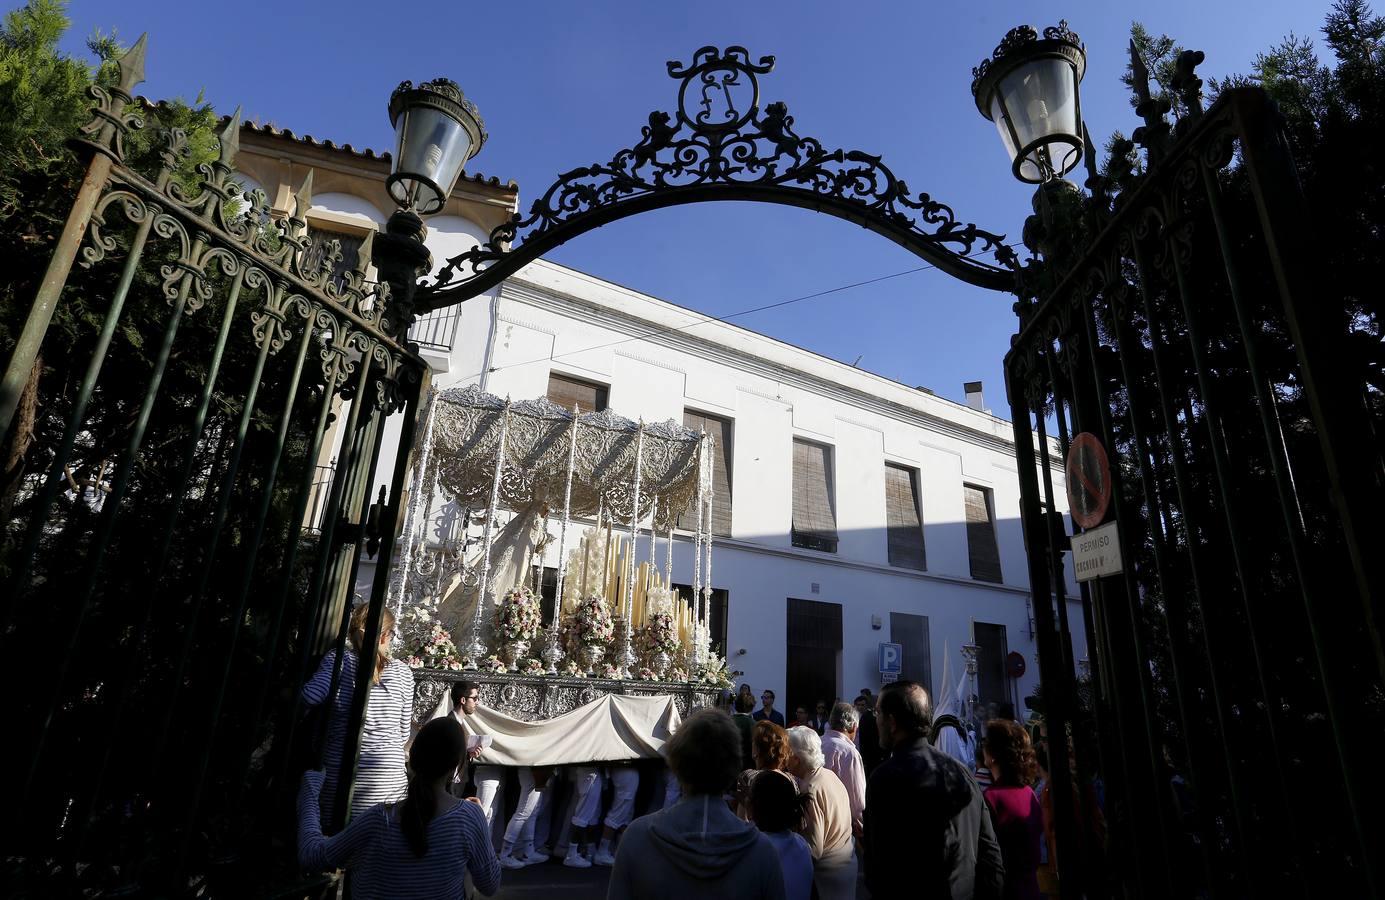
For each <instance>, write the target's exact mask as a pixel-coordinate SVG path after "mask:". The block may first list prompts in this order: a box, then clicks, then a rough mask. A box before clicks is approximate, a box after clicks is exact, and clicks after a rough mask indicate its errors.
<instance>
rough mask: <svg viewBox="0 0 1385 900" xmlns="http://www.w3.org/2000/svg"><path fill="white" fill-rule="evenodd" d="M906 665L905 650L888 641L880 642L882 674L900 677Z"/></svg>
mask: <svg viewBox="0 0 1385 900" xmlns="http://www.w3.org/2000/svg"><path fill="white" fill-rule="evenodd" d="M903 665H904V648H903V647H902V646H900V645H899V644H891V643H889V642H887V641H881V642H880V674H882V675H898V674H899V670H900V668H901V667H902V666H903Z"/></svg>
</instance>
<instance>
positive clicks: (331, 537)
mask: <svg viewBox="0 0 1385 900" xmlns="http://www.w3.org/2000/svg"><path fill="white" fill-rule="evenodd" d="M343 337H344V336H343V335H342V334H340V333H339V332H338V333H336V334H334V335H333V340H334V341H336V342H339V343H340V347H339V349H340V350H341V351H343V352H344V351H345V350H346V348H347V347H348V346H349V345H348V344H346V342H345V341H344V340H343ZM337 359H338V362H337V364H338V365H339V366H340V365H344V364H345V360H344V359H343V357H342V356H341V355H340V354H339V355H338V357H337ZM356 366H357V374H356V389H355V394H354V395H353V396H354V399H353V400H352V401H351V411H350V412H348V413H347V414H346V423H345V425H344V426H343V429H342V442H341V453H339V454H338V455H337V471H336V475H335V476H334V477H333V478H332V488H331V490H330V491H329V492H328V495H327V511H326V514H325V516H324V518H323V520H322V532H321V533H320V534H319V535H318V539H317V559H316V560H314V561H313V579H312V581H311V582H310V583H309V586H308V593H307V597H306V599H305V606H306V607H307V609H305V613H306V612H307V611H309V610H311V615H312V627H311V629H310V630H309V631H308V632H307V633H304V634H301V635H300V637H299V640H300V641H301V642H302V647H301V649H300V651H299V672H298V674H299V678H298V680H297V681H296V682H295V684H296V685H297V686H298V687H299V688H300V689H298V690H295V692H294V701H293V709H292V712H291V713H290V716H289V728H288V735H287V737H286V739H285V740H286V742H287V743H288V744H289V746H292V742H293V738H294V736H295V733H296V732H297V730H298V718H299V712H300V711H301V710H302V708H303V692H302V690H301V686H302V685H303V684H304V683H305V682H306V681H307V672H308V664H309V663H310V661H311V659H312V655H313V649H314V648H315V647H316V646H317V644H318V640H317V631H318V628H319V627H320V623H321V622H322V621H323V620H324V619H325V618H326V616H327V615H328V611H327V610H326V609H325V608H324V604H323V589H324V587H325V585H326V578H327V566H328V564H329V560H330V557H331V556H332V553H333V547H334V546H335V544H334V542H335V539H336V531H337V519H338V518H339V516H338V512H339V511H340V510H341V506H342V497H343V495H344V493H345V490H346V480H347V477H348V475H349V473H350V471H351V466H352V464H353V453H352V451H353V449H354V447H355V442H356V423H357V422H358V421H359V420H360V413H361V398H362V397H364V396H365V389H366V384H367V379H368V378H369V375H370V359H369V357H368V355H367V354H366V353H364V352H362V354H361V358H360V359H359V360H358V361H357V363H356ZM337 632H338V634H339V635H340V638H339V640H338V642H337V643H338V644H339V645H340V644H343V643H345V640H346V619H345V618H343V619H342V622H341V625H340V627H339V628H338V629H337ZM340 666H341V650H340V646H339V647H338V650H337V659H336V666H335V667H334V668H333V671H332V681H331V685H330V688H329V690H328V692H327V699H326V700H325V701H324V702H325V703H329V704H330V703H331V702H332V697H333V695H334V694H335V693H336V688H337V679H338V675H339V673H340V671H341V668H340ZM324 718H325V717H324ZM291 762H292V759H291V757H290V756H289V755H288V754H287V753H286V754H285V755H284V762H283V765H282V767H281V768H280V772H279V781H280V782H283V781H285V780H286V778H287V776H288V767H289V764H290V763H291Z"/></svg>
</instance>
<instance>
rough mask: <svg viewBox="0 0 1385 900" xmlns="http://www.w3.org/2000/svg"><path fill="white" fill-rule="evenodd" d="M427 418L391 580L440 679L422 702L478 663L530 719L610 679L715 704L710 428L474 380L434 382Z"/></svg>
mask: <svg viewBox="0 0 1385 900" xmlns="http://www.w3.org/2000/svg"><path fill="white" fill-rule="evenodd" d="M420 431H421V435H422V436H421V438H420V443H419V445H418V447H417V448H416V463H415V469H414V472H413V478H412V487H411V496H410V498H409V503H408V516H407V519H406V522H405V527H404V532H403V534H402V536H401V544H402V546H401V552H400V553H399V554H398V556H397V559H398V562H397V563H396V566H395V568H394V571H393V572H392V573H391V584H390V603H391V605H392V606H393V607H394V609H395V611H396V615H397V618H398V621H399V622H400V632H401V637H402V639H403V642H404V651H405V653H406V654H407V656H408V658H409V662H410V664H411V665H414V666H415V667H416V668H418V669H420V670H421V672H420V680H426V679H428V678H432V679H435V680H437V682H438V687H436V688H435V689H434V690H432V691H423V692H422V695H421V696H420V698H419V703H420V705H426V704H427V703H428V702H430V700H431V699H435V698H436V693H437V692H438V691H440V690H441V686H442V685H443V684H444V683H445V682H446V681H450V680H456V679H457V678H459V677H463V675H464V673H476V674H475V675H471V674H466V676H465V677H471V678H475V679H477V680H479V681H481V682H482V687H483V695H486V694H491V693H494V694H496V696H495V697H490V698H488V699H489V700H490V701H491V702H493V703H494V702H498V703H500V704H501V705H502V706H508V708H509V709H510V711H511V712H512V713H514V714H516V715H521V716H525V717H528V718H548V717H550V716H551V715H554V714H557V713H560V712H563V711H566V709H565V708H570V707H571V706H572V705H574V704H575V703H576V702H587V701H589V700H590V699H594V698H595V697H596V696H599V695H601V694H602V693H610V692H618V693H672V694H675V695H677V696H680V697H683V698H685V699H686V700H687V703H686V705H687V706H700V705H705V703H706V702H707V699H708V698H709V697H710V696H713V695H714V694H715V692H716V691H717V690H719V689H720V688H722V687H724V686H727V685H729V684H730V675H729V673H728V672H727V670H726V665H725V661H724V660H723V659H721V658H720V657H718V656H717V655H716V654H715V653H713V652H712V651H711V648H710V646H709V637H710V635H709V627H708V626H709V614H710V608H711V594H712V581H711V572H712V540H711V528H710V524H711V521H712V505H713V499H712V482H711V459H712V456H711V453H712V442H711V440H710V438H708V437H707V436H706V435H705V434H702V433H699V432H697V431H694V430H691V429H689V428H686V427H684V426H682V425H680V424H678V423H676V422H673V421H667V422H660V423H652V424H651V423H645V422H643V421H634V420H631V419H627V418H623V417H621V416H619V415H616V414H614V413H612V412H610V411H606V410H603V411H600V412H580V411H579V410H577V409H564V408H563V407H560V406H558V405H556V404H554V403H552V402H551V401H549V400H547V399H538V400H525V401H521V402H511V401H510V400H508V399H502V398H500V397H497V396H494V395H491V394H488V393H485V392H484V391H482V390H480V389H479V388H477V387H474V386H473V387H468V388H465V389H455V388H454V389H449V390H445V391H441V392H438V393H435V394H434V395H433V397H432V399H431V403H430V405H429V408H428V410H427V412H426V413H425V422H424V425H423V428H422V429H420ZM551 526H556V531H557V535H556V540H557V557H558V566H557V583H556V586H555V591H554V594H555V596H554V598H553V604H552V611H551V613H549V614H548V615H547V616H546V617H545V615H544V611H543V609H542V605H541V602H540V594H541V582H540V578H541V573H542V571H543V566H542V560H543V558H544V556H545V555H546V551H547V550H548V548H549V545H550V542H551V541H552V540H553V535H552V531H553V530H554V528H553V527H551ZM579 528H580V529H581V531H580V533H578V529H579ZM676 528H682V529H684V530H687V531H690V532H691V540H692V550H693V554H692V557H693V562H692V572H691V576H692V577H691V579H690V582H689V583H690V584H691V586H692V591H691V595H690V596H680V595H679V594H678V593H677V592H676V591H675V590H674V589H673V582H674V572H673V544H674V541H675V540H677V539H678V537H677V536H676V535H675V529H676ZM683 539H685V540H686V538H683ZM660 540H662V541H663V547H662V548H661V547H660V546H659V542H660ZM661 550H662V553H661V552H660V551H661ZM545 618H546V620H545ZM454 636H455V640H454ZM578 679H581V680H580V681H579V680H578ZM560 682H561V683H560ZM487 688H489V689H490V690H487ZM554 688H562V689H561V690H554ZM573 689H575V690H573ZM429 694H431V695H432V696H431V697H430V696H429ZM552 698H559V699H557V700H556V701H555V702H549V699H552ZM507 699H508V701H509V702H508V703H506V701H507ZM536 705H538V706H542V707H545V708H543V709H536V708H533V707H535V706H536ZM680 705H683V704H680Z"/></svg>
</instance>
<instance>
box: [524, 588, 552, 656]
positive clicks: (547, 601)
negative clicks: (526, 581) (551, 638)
mask: <svg viewBox="0 0 1385 900" xmlns="http://www.w3.org/2000/svg"><path fill="white" fill-rule="evenodd" d="M533 568H534V569H535V570H537V569H538V568H539V567H538V566H534V567H533ZM537 580H538V588H539V613H540V615H541V616H542V619H543V621H545V622H552V621H553V608H554V607H555V606H557V604H558V570H557V569H555V568H554V567H553V566H544V567H543V573H542V574H540V575H539V576H538V579H537ZM533 581H534V576H533V574H531V575H530V584H531V586H532V584H533ZM541 649H542V648H535V650H536V651H538V650H541ZM533 655H535V656H537V655H538V653H537V652H535V653H534V654H533Z"/></svg>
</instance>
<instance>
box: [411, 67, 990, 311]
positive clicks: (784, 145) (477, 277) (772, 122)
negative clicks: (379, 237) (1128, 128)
mask: <svg viewBox="0 0 1385 900" xmlns="http://www.w3.org/2000/svg"><path fill="white" fill-rule="evenodd" d="M773 68H774V57H772V56H762V57H760V61H759V62H758V63H756V62H752V61H751V59H750V54H749V53H748V52H747V51H746V49H745V48H744V47H728V48H726V49H725V50H724V51H723V50H718V49H717V48H716V47H703V48H702V49H700V50H698V51H697V52H696V53H694V54H693V57H692V61H691V62H690V63H688V64H686V65H685V64H683V63H682V62H679V61H677V60H673V61H670V62H669V63H668V74H669V76H670V77H672V78H674V79H675V80H677V81H679V82H680V85H679V89H678V104H677V107H676V112H675V113H673V114H670V113H668V112H663V111H659V110H656V111H654V112H652V113H650V114H649V122H648V124H647V125H645V126H644V127H642V128H641V129H640V133H641V135H642V137H641V139H640V141H639V143H637V144H635V146H634V147H631V148H629V149H625V150H621V151H619V152H617V153H616V154H615V156H613V157H612V158H611V161H610V162H608V163H606V164H605V165H592V166H583V167H580V168H576V169H572V170H571V171H568V172H566V173H564V174H562V175H560V176H559V177H558V180H557V181H555V182H554V183H553V184H552V186H550V187H549V188H548V190H547V191H545V192H544V193H543V195H542V196H540V197H539V198H538V199H537V200H535V201H534V204H533V206H532V207H530V210H529V214H528V215H527V216H523V215H520V214H518V213H516V214H515V216H514V217H513V218H511V219H510V221H508V222H506V223H505V224H503V225H500V226H498V227H496V228H495V229H494V230H493V231H491V234H490V238H489V239H488V240H487V241H486V243H484V244H481V245H480V246H478V247H475V248H473V249H471V250H469V251H467V252H466V253H463V254H460V255H458V256H455V257H452V258H451V259H449V260H448V261H447V265H445V266H444V267H443V269H442V271H441V272H439V273H438V277H437V278H436V279H435V280H434V281H433V282H431V283H429V284H425V285H423V286H422V287H421V288H420V290H419V301H418V309H419V311H420V312H422V311H425V310H429V309H436V308H438V307H441V306H447V305H451V304H454V303H459V302H461V301H462V300H466V299H468V298H470V297H474V296H476V295H477V294H479V293H481V292H482V291H485V290H488V289H490V288H492V287H494V286H495V285H497V284H499V283H500V282H501V281H503V280H504V279H505V278H507V277H509V276H510V275H512V274H514V273H515V272H516V271H518V270H519V268H520V267H521V266H523V265H525V264H526V263H529V262H531V261H532V260H534V259H537V258H538V257H539V256H541V255H543V254H544V253H546V252H548V251H549V250H551V249H553V248H554V247H557V246H559V245H561V244H563V243H566V242H567V241H569V240H571V239H572V238H574V237H577V236H578V235H580V234H583V233H585V232H587V231H590V230H592V229H593V228H598V227H600V226H602V225H605V224H607V223H609V222H613V221H616V220H618V219H623V218H626V217H627V216H632V215H636V214H637V213H642V212H648V211H650V210H655V209H662V208H665V207H669V206H678V205H682V204H685V203H700V202H707V201H712V200H749V201H758V202H763V203H777V204H780V205H785V206H797V207H800V208H803V209H810V210H814V211H817V212H822V213H827V214H828V215H833V216H837V217H838V218H842V219H846V220H847V221H849V222H854V223H856V224H857V225H860V226H862V227H864V228H868V229H870V230H871V231H874V232H875V233H877V234H879V235H882V236H884V237H886V238H889V239H890V240H892V241H894V242H895V243H897V244H899V245H900V246H902V247H904V248H905V249H907V250H909V251H910V252H911V253H913V254H915V255H916V256H919V257H921V258H923V259H925V260H927V261H928V262H930V263H933V264H934V265H936V266H937V267H938V268H939V269H942V270H943V271H945V272H947V273H948V274H950V275H953V276H955V277H957V278H960V279H962V280H963V281H967V282H970V283H971V284H975V285H978V286H980V287H985V288H990V289H992V290H998V291H1010V290H1012V289H1013V288H1014V286H1015V277H1016V275H1015V272H1016V270H1017V268H1018V260H1017V259H1016V256H1015V253H1014V251H1013V250H1012V249H1011V248H1009V247H1007V246H1006V245H1005V242H1004V236H1003V235H999V234H994V233H992V232H989V231H984V230H982V229H980V228H977V227H976V226H975V225H971V224H966V223H962V222H959V221H958V220H957V217H956V216H955V215H954V214H953V212H952V209H951V207H949V206H947V205H945V204H943V203H939V202H938V201H936V200H934V199H933V198H932V197H931V196H930V195H928V194H926V193H919V194H913V193H912V192H911V191H910V190H909V187H908V185H907V184H905V182H904V181H903V180H902V179H900V178H899V177H898V176H896V175H895V174H894V172H892V171H891V170H890V169H889V167H887V166H886V165H885V164H884V163H882V162H881V161H880V157H878V156H872V155H870V154H868V153H863V152H861V151H859V150H840V149H838V150H825V149H823V146H822V144H821V142H819V141H818V140H816V139H815V138H811V137H807V138H805V137H799V136H798V134H797V133H796V132H795V131H794V120H793V117H792V116H790V115H789V110H788V106H787V105H786V104H784V103H783V102H778V101H776V102H773V103H770V104H768V105H766V106H765V107H763V109H762V108H761V105H760V83H759V79H758V78H757V76H759V75H764V74H767V73H769V72H770V71H771V70H772V69H773ZM516 241H519V243H518V244H515V242H516ZM986 253H992V254H994V257H995V260H996V263H997V264H991V263H988V262H983V261H981V260H980V259H978V258H976V257H978V256H980V255H982V254H986Z"/></svg>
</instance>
